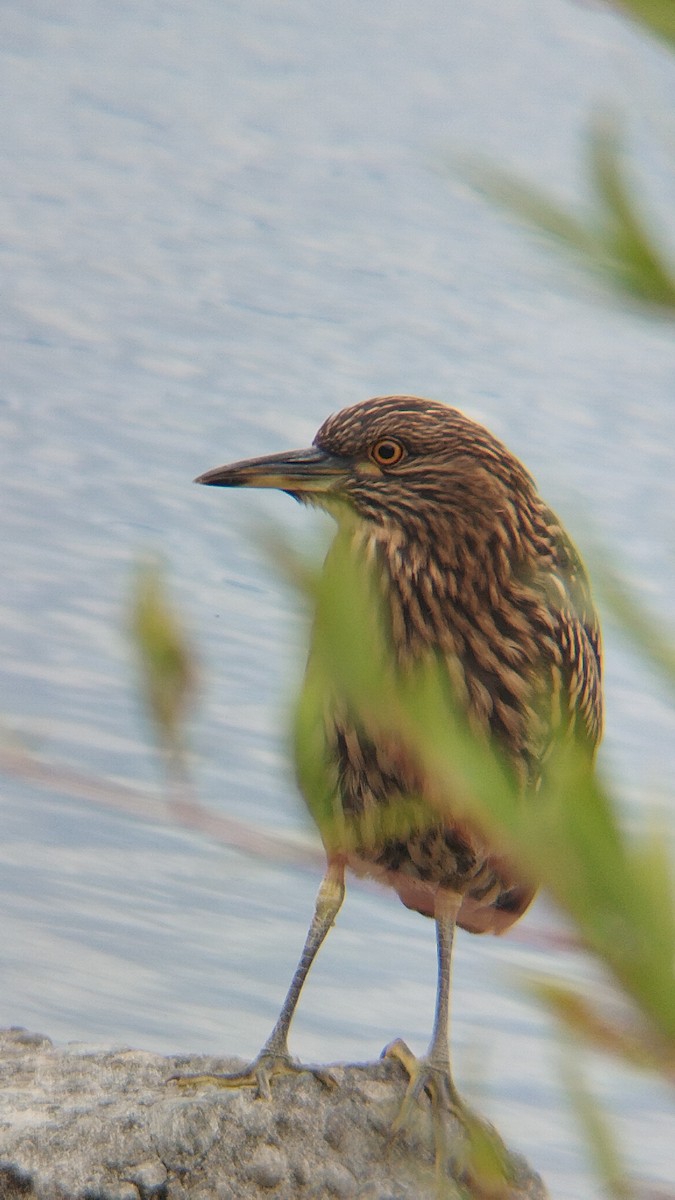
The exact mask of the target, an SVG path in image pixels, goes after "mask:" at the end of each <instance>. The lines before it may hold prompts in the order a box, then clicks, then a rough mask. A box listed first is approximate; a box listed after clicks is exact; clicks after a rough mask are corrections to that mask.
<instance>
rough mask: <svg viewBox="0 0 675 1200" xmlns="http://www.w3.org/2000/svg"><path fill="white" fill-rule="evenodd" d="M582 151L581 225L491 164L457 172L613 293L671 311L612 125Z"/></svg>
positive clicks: (595, 133) (671, 271) (605, 122)
mask: <svg viewBox="0 0 675 1200" xmlns="http://www.w3.org/2000/svg"><path fill="white" fill-rule="evenodd" d="M674 7H675V5H674ZM587 145H588V159H589V165H588V175H589V182H590V184H591V188H592V193H593V208H592V211H591V213H590V214H589V215H588V216H587V217H585V218H584V219H582V218H577V217H575V216H572V215H571V214H570V213H569V212H567V211H566V209H564V208H563V207H562V206H561V205H559V204H557V203H556V201H555V200H553V199H552V198H551V197H550V196H549V195H548V194H546V193H545V192H544V191H542V190H541V189H539V188H537V187H536V186H534V185H531V184H528V183H525V182H524V181H523V180H521V179H518V178H517V177H516V176H514V175H512V174H510V173H509V172H508V171H502V170H499V169H498V168H496V167H494V166H493V165H489V164H485V163H477V162H476V161H475V160H473V161H470V162H469V163H464V164H463V166H462V173H463V174H464V175H465V176H466V177H467V178H468V179H469V181H470V182H471V183H472V184H473V185H474V186H475V187H476V188H477V189H478V190H480V191H482V192H484V193H486V194H487V196H488V197H489V198H490V199H492V200H493V201H496V202H497V203H498V204H500V205H501V206H502V207H504V208H507V209H509V211H510V212H512V213H514V214H515V215H516V216H518V217H520V218H521V219H522V220H524V221H525V222H527V224H528V225H530V226H532V227H534V228H536V229H538V230H540V231H541V232H542V233H545V234H547V235H549V236H550V237H553V238H555V239H556V240H557V241H558V242H560V243H561V244H562V245H564V246H565V247H566V248H567V249H568V250H572V251H573V252H574V253H575V254H577V255H580V256H581V258H582V260H583V261H585V262H586V264H587V265H588V266H589V267H590V268H591V269H592V270H593V271H595V272H596V273H598V274H600V275H601V276H602V277H603V278H604V279H605V281H606V282H608V283H609V284H610V286H611V287H612V288H613V289H614V290H615V291H616V292H618V293H620V294H622V295H623V296H628V297H630V298H631V299H632V300H637V301H639V302H640V303H642V304H646V305H648V306H649V307H651V308H660V309H664V310H666V311H667V312H669V313H670V312H673V311H675V266H674V265H673V264H671V263H669V262H667V260H666V257H665V254H664V251H663V249H662V248H661V247H660V246H659V245H658V244H657V242H656V240H655V238H654V236H653V235H652V233H651V232H650V230H649V228H648V223H647V222H646V220H645V218H644V216H643V215H642V213H641V211H640V206H639V204H638V202H637V200H636V199H635V196H634V192H633V189H632V188H631V186H630V185H629V184H628V182H627V180H626V177H625V170H624V167H623V163H622V152H621V144H620V138H619V135H618V131H617V123H616V121H614V120H610V119H608V118H606V117H605V118H598V119H596V120H595V121H594V122H593V124H592V126H591V130H590V133H589V135H588V143H587Z"/></svg>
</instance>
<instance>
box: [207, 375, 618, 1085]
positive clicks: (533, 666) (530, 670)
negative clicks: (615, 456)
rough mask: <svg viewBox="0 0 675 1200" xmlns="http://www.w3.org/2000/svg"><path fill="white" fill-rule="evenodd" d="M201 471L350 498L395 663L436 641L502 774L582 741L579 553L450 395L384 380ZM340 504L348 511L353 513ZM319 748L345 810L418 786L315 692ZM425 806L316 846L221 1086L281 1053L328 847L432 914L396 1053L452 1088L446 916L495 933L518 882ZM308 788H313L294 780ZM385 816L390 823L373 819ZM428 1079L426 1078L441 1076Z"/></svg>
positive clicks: (524, 888) (508, 915) (321, 902)
mask: <svg viewBox="0 0 675 1200" xmlns="http://www.w3.org/2000/svg"><path fill="white" fill-rule="evenodd" d="M199 482H202V483H207V484H215V485H218V486H224V487H236V486H253V487H255V486H258V487H278V488H281V489H282V490H284V491H286V492H288V493H289V494H291V495H293V496H295V497H296V498H297V499H300V500H303V501H307V502H311V503H315V504H318V505H320V506H322V507H324V508H327V509H328V510H329V511H330V512H331V513H332V515H333V516H335V517H336V519H337V520H338V523H340V522H341V518H342V516H343V515H344V514H347V513H348V514H350V525H351V527H352V528H353V529H354V532H353V550H354V553H355V554H357V555H360V554H362V555H364V556H366V557H367V558H368V559H369V561H370V562H372V563H373V564H374V566H375V571H376V573H377V578H378V583H379V588H380V591H381V594H382V598H383V602H384V610H385V614H386V621H387V624H388V627H389V637H390V650H391V654H392V656H393V657H394V659H395V661H396V663H397V665H398V667H399V668H400V669H401V670H405V669H406V666H407V665H409V664H413V663H416V662H418V661H420V660H423V659H424V657H425V655H428V654H434V655H436V656H438V655H440V656H441V657H442V659H443V661H444V662H445V663H446V665H447V669H448V672H449V676H450V679H451V682H452V686H453V691H454V695H455V700H456V702H457V703H458V705H459V706H460V707H461V708H462V709H463V710H464V712H465V713H466V715H467V717H468V720H469V724H470V726H471V727H472V728H473V730H474V731H475V732H476V734H477V735H478V736H479V737H487V738H489V739H493V740H494V741H495V743H496V744H497V745H498V746H499V747H501V749H502V751H503V752H504V754H505V756H506V758H507V760H508V762H509V763H510V765H511V768H512V770H513V774H514V777H515V779H516V780H517V781H518V782H519V784H520V785H521V786H522V787H523V789H525V788H536V787H537V784H538V781H539V778H540V775H541V771H542V764H543V763H544V760H545V758H546V755H547V752H548V750H549V748H550V746H551V744H552V741H553V739H554V738H556V737H557V736H559V735H560V733H561V732H563V733H564V732H565V731H569V733H570V734H571V735H574V736H576V737H578V738H580V739H582V740H583V741H584V742H585V743H586V744H587V746H588V749H589V753H591V754H592V753H593V750H594V748H595V746H596V744H597V742H598V740H599V737H600V733H601V727H602V692H601V651H600V632H599V627H598V622H597V618H596V615H595V611H594V608H593V603H592V600H591V596H590V590H589V586H588V582H587V579H586V575H585V573H584V569H583V567H582V564H581V562H580V559H579V557H578V555H577V553H576V551H575V549H574V547H573V546H572V544H571V542H570V540H569V538H568V537H567V535H566V533H565V532H564V530H563V529H562V527H561V525H560V523H559V522H558V520H557V518H556V517H555V516H554V514H553V513H552V512H551V511H550V509H548V508H547V507H546V505H545V504H544V503H543V501H542V500H541V499H540V497H539V495H538V494H537V491H536V489H535V486H534V483H533V481H532V479H531V477H530V475H529V474H528V473H527V471H526V470H525V469H524V467H523V466H522V464H521V463H520V462H519V461H518V459H516V458H515V457H514V455H512V454H511V453H510V451H508V450H507V449H506V447H505V446H504V445H502V443H501V442H499V441H498V440H497V439H496V438H495V437H493V436H492V434H490V433H489V432H488V431H487V430H486V429H484V428H482V427H481V426H480V425H477V424H476V423H475V422H473V421H471V420H470V419H469V418H468V417H466V416H464V415H463V414H462V413H461V412H459V411H458V410H456V409H452V408H448V407H446V406H445V405H442V404H438V403H435V402H433V401H429V400H421V399H418V398H416V397H410V396H387V397H382V398H378V399H375V400H369V401H366V402H364V403H362V404H357V405H354V406H353V407H351V408H347V409H344V410H343V411H342V412H339V413H337V414H335V415H334V416H332V417H329V418H328V420H327V421H325V422H324V424H323V425H322V426H321V428H320V430H319V432H318V434H317V436H316V438H315V441H314V445H313V447H312V448H311V449H310V450H307V451H295V452H291V453H289V454H282V455H274V456H269V457H266V458H263V459H254V460H250V461H249V462H244V463H235V464H234V465H232V466H228V467H222V468H217V469H216V470H215V471H209V472H208V473H207V474H206V475H203V476H201V477H200V480H199ZM354 517H356V521H355V522H354ZM326 708H327V712H328V715H327V717H326V720H325V744H326V758H327V761H328V762H329V765H330V769H331V770H332V772H333V776H332V778H333V780H334V783H333V788H334V798H335V802H336V803H337V804H338V805H339V806H340V809H341V811H342V813H343V814H344V816H345V819H346V820H347V822H350V821H353V822H355V824H358V821H359V819H360V818H361V817H362V816H363V814H364V813H368V812H369V811H380V812H382V811H383V810H384V809H385V808H387V806H396V805H397V804H400V802H401V798H402V797H403V798H404V797H407V796H415V797H419V796H421V797H424V795H425V778H424V773H423V771H422V770H421V768H420V767H419V765H418V764H417V763H416V762H415V761H414V760H413V758H412V757H411V755H410V754H409V753H406V751H405V750H404V749H403V748H402V747H401V745H400V743H399V741H398V740H397V739H395V738H394V737H387V736H386V735H385V736H383V734H382V732H381V730H379V729H378V730H377V731H374V730H370V731H369V730H368V729H367V728H366V729H364V728H363V724H362V721H360V720H357V719H356V718H355V717H354V715H353V714H352V713H351V712H350V710H349V706H348V705H347V704H343V703H341V702H340V699H339V698H337V697H335V696H333V695H331V696H330V697H327V698H326ZM447 800H448V804H447V814H446V813H445V811H444V815H443V817H442V818H441V817H440V816H439V815H438V808H437V807H436V808H432V807H431V806H430V807H429V817H428V821H426V822H425V823H423V825H422V827H419V826H417V827H416V828H415V830H414V831H412V830H411V831H410V833H409V834H407V835H405V836H404V835H401V836H399V835H398V834H391V833H389V834H388V835H386V836H385V835H383V836H382V838H381V840H380V841H378V843H377V844H376V845H373V844H372V843H370V844H368V845H365V844H359V843H358V839H357V843H356V845H355V846H354V845H352V846H351V847H350V849H349V852H348V853H344V854H340V853H336V851H335V848H334V847H331V848H330V853H329V869H328V873H327V876H326V880H325V881H324V885H323V887H322V890H321V892H320V894H319V899H318V901H317V912H316V914H315V918H314V921H313V923H312V927H311V929H310V933H309V935H308V941H307V945H306V947H305V952H304V954H303V958H302V960H301V963H300V964H299V967H298V970H297V972H296V975H295V976H294V980H293V984H292V985H291V990H290V992H289V995H288V997H287V999H286V1003H285V1005H284V1008H283V1010H282V1013H281V1016H280V1018H279V1021H278V1023H277V1026H276V1027H275V1030H274V1031H273V1033H272V1035H271V1037H270V1039H269V1040H268V1042H267V1043H266V1046H265V1047H264V1049H263V1051H262V1052H261V1055H260V1056H259V1058H258V1059H257V1060H256V1062H255V1063H254V1064H253V1065H252V1067H251V1070H250V1071H249V1072H246V1073H243V1074H242V1075H241V1076H237V1077H232V1078H228V1077H220V1079H219V1082H221V1083H223V1084H224V1085H225V1086H236V1085H237V1084H241V1083H251V1082H254V1081H255V1082H256V1083H257V1084H258V1086H259V1087H260V1088H262V1089H263V1090H266V1089H267V1088H268V1076H269V1074H270V1073H273V1072H276V1071H279V1070H282V1069H284V1070H287V1069H294V1068H293V1065H292V1063H291V1060H289V1057H288V1050H287V1034H288V1028H289V1025H290V1020H291V1017H292V1015H293V1011H294V1008H295V1004H296V1002H297V998H298V995H299V993H300V989H301V987H302V983H303V981H304V978H305V976H306V974H307V971H308V969H309V966H310V965H311V962H312V960H313V958H314V956H315V954H316V952H317V950H318V948H319V946H320V945H321V942H322V941H323V939H324V937H325V935H326V933H327V932H328V929H329V928H330V926H331V924H332V923H333V920H334V918H335V915H336V913H337V911H338V909H339V906H340V903H341V900H342V895H343V891H344V886H343V873H344V865H345V863H346V865H348V866H350V867H352V868H353V869H354V870H356V871H357V872H359V873H362V874H363V873H367V874H370V875H374V876H375V877H376V878H379V879H380V880H382V882H385V883H388V884H389V885H391V886H392V887H394V888H395V890H396V891H397V892H398V894H399V896H400V897H401V899H402V900H403V902H404V903H405V904H406V905H408V907H411V908H413V909H416V910H417V911H419V912H421V913H423V914H425V915H427V916H433V917H435V918H436V923H437V929H438V945H439V991H438V1000H437V1009H436V1021H435V1025H434V1035H433V1038H432V1043H431V1046H430V1049H429V1054H428V1056H427V1058H426V1059H424V1060H420V1062H419V1063H417V1064H414V1063H412V1065H411V1062H412V1060H411V1056H409V1052H405V1051H401V1052H400V1057H402V1058H404V1059H406V1054H408V1058H407V1059H406V1065H407V1067H408V1069H409V1070H410V1071H411V1073H412V1075H413V1082H412V1083H411V1090H410V1098H411V1100H412V1098H413V1097H414V1096H416V1095H418V1094H419V1092H420V1091H421V1090H422V1088H424V1087H426V1088H428V1089H429V1090H430V1091H432V1092H433V1093H434V1094H435V1095H436V1098H437V1099H438V1098H439V1097H440V1098H445V1099H446V1100H447V1099H450V1100H452V1101H453V1102H454V1103H458V1100H457V1095H456V1092H455V1091H454V1086H453V1084H452V1080H451V1075H450V1065H449V1054H448V1048H447V994H448V987H449V970H450V953H451V945H452V932H453V929H454V925H455V922H457V923H459V924H460V925H462V926H463V927H464V928H466V929H469V930H471V931H473V932H486V931H490V932H495V933H500V932H502V931H503V930H505V929H506V928H508V927H509V926H510V925H511V924H512V923H513V922H514V921H515V920H517V918H518V917H519V916H521V914H522V913H523V912H524V911H525V909H526V908H527V906H528V904H529V903H530V901H531V899H532V895H533V890H532V888H530V887H529V886H528V885H527V884H524V883H523V882H522V880H520V879H519V878H518V877H517V876H516V875H515V874H514V873H513V870H512V869H511V867H510V866H509V865H508V863H507V862H506V861H505V860H504V858H503V855H502V854H500V848H499V847H494V846H491V845H487V844H486V843H485V841H484V838H483V837H482V836H480V835H479V834H478V833H477V831H476V830H475V829H473V828H472V827H471V826H470V824H468V823H467V822H466V821H465V820H463V819H459V818H458V817H457V816H456V815H455V816H453V813H452V797H448V798H447ZM308 802H309V803H310V804H311V799H310V798H308ZM385 824H386V823H385ZM389 828H391V825H390V826H389ZM439 1080H440V1081H441V1082H439Z"/></svg>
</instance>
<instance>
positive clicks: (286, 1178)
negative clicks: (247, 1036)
mask: <svg viewBox="0 0 675 1200" xmlns="http://www.w3.org/2000/svg"><path fill="white" fill-rule="evenodd" d="M239 1065H240V1064H238V1063H237V1062H223V1061H222V1060H214V1059H204V1058H203V1057H200V1058H194V1059H189V1058H186V1057H181V1058H172V1059H167V1058H162V1057H160V1056H159V1055H155V1054H149V1053H146V1052H145V1051H141V1050H115V1051H95V1052H92V1051H91V1050H87V1049H84V1048H82V1047H79V1046H67V1047H65V1048H55V1047H54V1046H52V1044H51V1042H50V1041H49V1039H47V1038H44V1037H40V1036H39V1035H36V1034H30V1033H27V1032H26V1031H25V1030H17V1029H10V1030H5V1031H0V1083H1V1085H2V1087H1V1088H0V1200H94V1198H95V1200H235V1198H236V1200H262V1198H265V1200H323V1197H326V1200H331V1198H332V1197H337V1198H340V1197H344V1198H345V1200H346V1198H348V1197H354V1198H355V1200H359V1198H361V1200H370V1198H371V1197H373V1198H374V1200H375V1198H377V1200H380V1198H384V1197H391V1198H392V1200H393V1198H394V1197H395V1198H396V1200H407V1198H410V1200H425V1197H429V1200H435V1197H436V1195H437V1188H436V1185H435V1180H434V1165H433V1164H434V1146H433V1138H432V1132H431V1115H430V1112H429V1107H428V1101H427V1100H426V1098H425V1099H424V1101H423V1102H422V1103H420V1105H419V1106H418V1111H417V1112H416V1113H415V1120H414V1121H411V1122H410V1123H409V1127H407V1128H406V1129H405V1130H404V1131H403V1132H402V1133H399V1134H397V1135H396V1137H392V1136H391V1123H392V1120H393V1118H394V1116H395V1114H396V1113H397V1111H398V1108H399V1106H400V1104H401V1101H402V1099H403V1096H404V1093H405V1087H406V1078H405V1075H404V1073H403V1071H402V1068H401V1067H400V1065H399V1064H398V1063H396V1062H394V1061H392V1060H387V1061H383V1062H376V1063H372V1064H368V1065H365V1066H347V1067H336V1068H335V1077H336V1079H337V1081H338V1086H337V1087H335V1088H332V1089H329V1088H326V1087H324V1086H323V1085H322V1084H321V1083H319V1082H318V1081H317V1080H316V1079H315V1078H313V1077H312V1076H311V1075H299V1076H294V1077H285V1078H280V1079H275V1080H273V1081H272V1099H271V1100H270V1101H265V1100H259V1099H257V1098H256V1096H255V1095H254V1094H253V1092H252V1091H251V1090H249V1089H240V1090H237V1091H231V1090H224V1089H220V1088H217V1087H214V1086H212V1085H202V1086H200V1087H199V1088H189V1087H185V1086H181V1085H180V1084H178V1083H176V1082H175V1081H172V1080H171V1076H172V1075H174V1074H176V1073H178V1074H180V1073H185V1074H189V1073H203V1072H205V1071H216V1072H218V1071H223V1070H233V1069H236V1068H237V1066H239ZM447 1121H448V1129H447V1144H448V1145H449V1146H450V1148H451V1155H452V1158H453V1163H450V1162H449V1163H448V1168H447V1169H448V1181H451V1180H453V1179H454V1180H455V1181H456V1182H459V1181H462V1182H463V1184H464V1187H465V1188H466V1185H467V1180H468V1174H467V1169H466V1133H465V1130H464V1127H463V1125H461V1124H460V1123H459V1122H458V1121H457V1120H456V1119H455V1118H453V1117H452V1116H451V1115H450V1114H449V1115H448V1118H447ZM504 1155H505V1161H506V1163H507V1168H508V1176H509V1183H508V1185H504V1186H503V1187H500V1188H499V1190H498V1191H495V1192H494V1193H493V1194H494V1195H499V1197H500V1200H545V1198H546V1191H545V1188H544V1186H543V1184H542V1182H541V1180H540V1178H539V1177H538V1176H537V1175H536V1174H535V1173H534V1172H533V1171H531V1170H530V1168H529V1167H528V1166H527V1164H526V1163H525V1162H524V1160H523V1159H522V1158H520V1157H519V1156H517V1155H512V1154H508V1153H507V1152H506V1151H504ZM453 1164H454V1165H453ZM493 1186H494V1184H493ZM451 1191H452V1188H450V1189H449V1190H448V1194H451ZM463 1194H465V1195H466V1191H464V1193H463Z"/></svg>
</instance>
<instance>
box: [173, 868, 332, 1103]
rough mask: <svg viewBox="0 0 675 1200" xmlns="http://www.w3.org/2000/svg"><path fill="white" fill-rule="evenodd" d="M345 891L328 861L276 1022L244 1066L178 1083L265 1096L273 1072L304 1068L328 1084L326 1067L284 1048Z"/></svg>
mask: <svg viewBox="0 0 675 1200" xmlns="http://www.w3.org/2000/svg"><path fill="white" fill-rule="evenodd" d="M344 894H345V881H344V865H343V864H342V863H337V862H333V863H329V864H328V870H327V871H326V874H325V876H324V878H323V880H322V882H321V887H320V888H319V892H318V895H317V898H316V906H315V909H314V916H313V917H312V922H311V925H310V927H309V930H308V933H307V938H306V940H305V945H304V948H303V951H302V954H301V956H300V961H299V963H298V965H297V967H296V969H295V974H294V975H293V978H292V980H291V986H290V987H289V989H288V992H287V994H286V999H285V1000H284V1003H283V1005H282V1008H281V1012H280V1013H279V1016H278V1018H277V1022H276V1025H275V1026H274V1029H273V1030H272V1032H271V1034H270V1036H269V1037H268V1039H267V1041H266V1042H265V1045H264V1046H263V1048H262V1050H261V1051H260V1053H259V1054H258V1056H257V1058H255V1059H254V1060H253V1062H252V1063H250V1065H249V1066H248V1067H246V1068H245V1069H244V1070H243V1071H237V1072H235V1073H234V1074H232V1075H181V1076H178V1077H175V1078H176V1082H177V1083H179V1084H180V1085H182V1086H189V1085H195V1086H199V1085H200V1084H209V1083H210V1084H215V1085H216V1086H217V1087H223V1088H238V1087H254V1088H257V1091H258V1095H260V1096H264V1097H269V1095H270V1078H271V1077H272V1076H273V1075H294V1074H299V1073H301V1072H303V1071H308V1072H310V1074H312V1075H315V1076H316V1078H317V1079H320V1080H321V1082H322V1083H324V1084H326V1085H327V1086H328V1087H331V1086H332V1085H333V1084H334V1079H333V1077H332V1075H331V1074H330V1072H329V1071H325V1070H322V1069H321V1068H320V1067H309V1066H304V1065H303V1064H302V1063H299V1062H296V1061H295V1060H294V1059H292V1058H291V1056H290V1054H289V1052H288V1031H289V1029H290V1025H291V1021H292V1020H293V1014H294V1013H295V1008H296V1005H297V1003H298V1000H299V998H300V992H301V991H302V987H303V984H304V982H305V979H306V978H307V975H308V973H309V969H310V967H311V965H312V963H313V962H314V959H315V958H316V956H317V954H318V952H319V950H320V948H321V946H322V944H323V942H324V940H325V938H326V935H327V934H328V931H329V930H330V928H331V926H332V925H333V923H334V921H335V918H336V916H337V914H338V912H339V911H340V907H341V905H342V901H343V899H344Z"/></svg>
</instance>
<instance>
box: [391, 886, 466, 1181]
mask: <svg viewBox="0 0 675 1200" xmlns="http://www.w3.org/2000/svg"><path fill="white" fill-rule="evenodd" d="M461 903H462V897H461V896H460V895H458V894H457V893H455V892H450V891H445V890H440V889H439V892H438V894H437V898H436V908H435V914H434V915H435V919H436V942H437V947H438V984H437V989H436V1013H435V1018H434V1028H433V1033H432V1035H431V1042H430V1044H429V1049H428V1051H427V1053H426V1054H425V1056H424V1058H416V1057H415V1055H414V1054H413V1053H412V1051H411V1050H409V1048H408V1047H407V1046H406V1044H405V1042H404V1041H402V1040H401V1039H400V1038H397V1039H396V1041H394V1042H391V1044H390V1045H389V1046H387V1047H386V1048H385V1049H384V1051H383V1057H387V1058H397V1059H398V1060H399V1062H400V1063H402V1065H403V1067H404V1068H405V1070H406V1071H407V1072H408V1075H409V1076H410V1083H409V1084H408V1090H407V1091H406V1094H405V1097H404V1099H403V1104H402V1105H401V1108H400V1110H399V1113H398V1116H397V1117H396V1119H395V1121H394V1125H393V1131H394V1132H396V1131H397V1130H399V1129H401V1128H402V1126H403V1125H405V1124H406V1122H407V1121H408V1119H409V1117H410V1113H411V1110H412V1106H413V1104H414V1103H415V1101H416V1100H418V1099H419V1097H420V1096H421V1094H422V1092H423V1091H426V1092H428V1093H429V1096H430V1098H431V1104H432V1115H433V1121H434V1141H435V1147H436V1166H437V1169H440V1168H441V1166H442V1163H443V1162H444V1161H445V1158H446V1151H447V1138H446V1133H445V1121H444V1116H445V1114H446V1113H447V1112H448V1111H450V1112H454V1113H455V1115H460V1114H461V1111H462V1102H461V1100H460V1098H459V1094H458V1092H457V1089H456V1088H455V1085H454V1082H453V1079H452V1070H451V1067H450V1041H449V1017H450V977H451V966H452V945H453V940H454V934H455V927H456V922H457V914H458V912H459V908H460V905H461Z"/></svg>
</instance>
